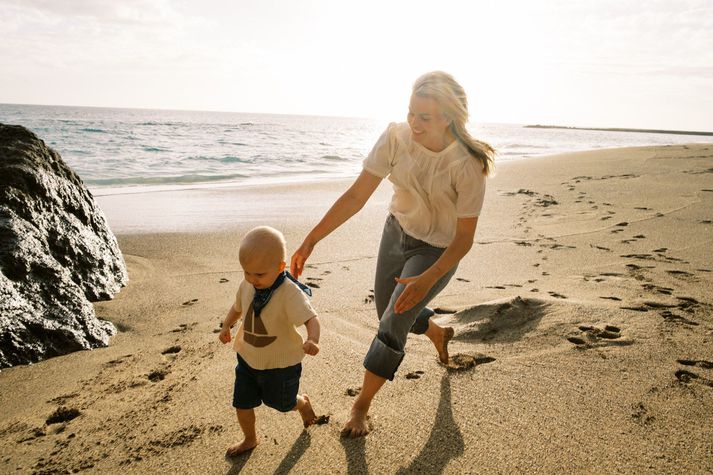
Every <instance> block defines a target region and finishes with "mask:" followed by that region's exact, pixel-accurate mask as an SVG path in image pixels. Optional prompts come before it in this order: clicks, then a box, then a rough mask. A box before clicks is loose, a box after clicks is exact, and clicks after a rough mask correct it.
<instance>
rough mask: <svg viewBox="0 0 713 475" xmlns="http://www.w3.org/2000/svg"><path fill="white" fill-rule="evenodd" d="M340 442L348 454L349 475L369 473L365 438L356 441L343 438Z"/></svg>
mask: <svg viewBox="0 0 713 475" xmlns="http://www.w3.org/2000/svg"><path fill="white" fill-rule="evenodd" d="M339 441H340V442H341V443H342V446H343V447H344V452H345V453H346V454H347V473H348V474H349V475H358V474H362V473H369V469H368V467H367V466H366V439H365V438H364V437H358V438H356V439H349V438H346V437H342V438H340V439H339Z"/></svg>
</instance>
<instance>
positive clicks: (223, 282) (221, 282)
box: [218, 277, 230, 284]
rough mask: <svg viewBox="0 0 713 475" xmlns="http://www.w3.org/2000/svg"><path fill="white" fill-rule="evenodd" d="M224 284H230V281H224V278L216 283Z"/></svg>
mask: <svg viewBox="0 0 713 475" xmlns="http://www.w3.org/2000/svg"><path fill="white" fill-rule="evenodd" d="M226 282H230V281H229V280H228V279H226V278H225V277H223V278H222V279H220V280H219V281H218V283H220V284H225V283H226Z"/></svg>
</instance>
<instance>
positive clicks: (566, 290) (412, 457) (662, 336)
mask: <svg viewBox="0 0 713 475" xmlns="http://www.w3.org/2000/svg"><path fill="white" fill-rule="evenodd" d="M346 186H347V183H346V182H339V183H322V184H317V185H309V186H308V185H299V186H298V185H292V186H288V187H271V188H269V189H267V190H262V191H261V190H256V189H252V190H249V191H244V190H243V191H231V190H223V191H220V192H212V193H216V195H211V196H212V201H211V202H212V203H214V204H215V203H223V205H224V206H229V205H232V204H235V205H236V206H239V205H238V203H241V204H244V203H246V202H247V203H248V204H249V205H250V206H253V207H254V206H256V203H257V204H258V205H259V206H265V209H269V210H271V211H270V212H266V213H265V214H264V217H263V216H260V215H257V216H252V217H247V218H246V219H244V220H241V221H240V222H239V223H238V224H236V225H235V226H234V227H233V229H230V230H223V231H220V232H203V233H182V234H155V235H151V234H124V235H120V236H119V241H120V245H121V248H122V251H123V252H124V255H125V258H126V262H127V265H128V268H129V273H130V278H131V282H130V284H129V285H128V287H126V288H125V289H124V290H123V291H122V292H121V293H120V294H119V295H118V296H117V297H116V298H115V300H113V301H111V302H104V303H99V304H97V305H96V309H97V313H98V315H100V316H101V317H103V318H106V319H109V320H111V321H113V322H114V323H115V324H116V325H117V327H118V328H119V329H120V333H119V334H118V335H117V336H116V337H114V338H113V339H112V341H111V346H110V347H109V348H105V349H100V350H94V351H91V352H79V353H74V354H70V355H67V356H63V357H59V358H53V359H51V360H48V361H45V362H42V363H39V364H35V365H31V366H26V367H16V368H11V369H7V370H3V371H2V372H1V373H0V408H2V410H1V412H0V453H1V454H2V455H1V457H0V472H2V473H31V472H38V473H49V472H52V473H54V472H60V473H61V472H64V471H67V472H73V471H76V470H86V471H88V472H96V473H237V472H239V471H241V470H242V471H244V473H287V472H290V471H293V472H295V473H367V472H369V473H410V472H422V473H441V472H443V473H513V472H522V473H553V472H559V473H572V472H580V473H634V472H639V473H641V472H658V473H684V472H685V473H710V472H711V471H713V364H712V363H711V362H713V344H712V343H713V310H712V309H713V307H712V305H713V287H712V285H711V283H712V282H713V259H712V258H711V257H712V249H713V223H712V222H711V221H713V146H712V145H688V146H671V147H649V148H632V149H616V150H601V151H592V152H585V153H577V154H569V155H562V156H553V157H545V158H538V159H527V160H523V161H519V162H516V163H505V164H502V165H501V166H500V167H499V169H498V175H497V176H496V177H495V178H493V179H491V180H490V182H489V184H488V192H487V197H486V205H485V208H484V210H483V214H482V216H481V220H480V223H479V229H478V232H477V244H476V246H474V248H473V250H472V251H471V252H470V253H469V255H468V256H466V258H465V259H464V260H463V261H462V263H461V265H460V267H459V269H458V272H457V273H456V277H455V278H454V279H453V281H452V282H451V283H450V285H449V286H448V287H447V288H446V290H445V291H444V292H443V293H442V294H441V295H440V296H438V297H437V299H436V300H435V302H434V305H435V306H436V307H440V308H441V309H443V310H448V309H451V310H458V312H457V313H455V314H450V315H448V314H444V315H442V316H440V317H439V319H440V320H441V321H442V322H444V323H448V324H450V325H452V326H453V327H454V328H455V330H456V337H455V340H454V342H453V344H452V345H451V354H452V355H453V354H456V353H460V354H465V355H479V356H480V357H479V358H477V359H476V361H477V362H478V364H476V365H475V366H474V367H471V368H470V369H467V370H465V371H449V370H447V369H446V368H444V367H442V366H440V365H439V364H438V362H437V360H436V354H435V351H434V350H433V348H432V347H431V345H430V343H429V342H428V340H427V339H426V338H425V337H423V336H412V337H411V338H410V340H409V343H408V346H407V355H406V358H405V359H404V361H403V364H402V366H401V369H400V370H399V372H398V374H397V377H396V378H395V380H394V381H393V382H390V383H387V385H386V386H385V387H384V389H383V390H382V391H381V392H380V393H379V395H378V396H377V398H376V400H375V402H374V406H373V408H372V412H371V414H372V423H373V426H374V431H373V432H372V433H371V434H370V435H369V436H368V437H366V438H361V439H356V440H344V439H340V438H339V430H340V428H341V425H342V424H343V422H344V421H345V420H346V417H347V414H348V411H349V408H350V405H351V403H352V401H353V400H354V397H353V396H350V395H349V394H348V393H349V392H351V393H353V392H354V391H349V390H355V389H357V388H358V387H359V386H360V385H361V378H362V374H363V369H362V365H361V362H362V358H363V356H364V353H365V352H366V349H367V347H368V345H369V343H370V341H371V339H372V337H373V335H374V333H375V329H376V326H377V321H376V317H375V311H374V305H373V302H372V301H371V297H370V293H371V289H372V288H373V287H372V278H373V270H374V266H375V257H376V252H377V246H378V239H379V235H380V230H381V227H382V225H383V220H384V218H385V216H386V203H387V201H388V195H389V187H388V186H382V187H381V188H380V189H379V191H378V194H377V196H375V197H374V199H373V200H372V201H371V202H370V204H369V205H367V207H366V208H365V209H364V210H363V211H362V212H361V213H360V214H358V215H357V216H356V217H355V218H354V219H352V220H351V221H350V222H349V223H347V224H346V225H345V226H343V227H342V228H341V229H339V230H338V231H337V232H335V233H334V234H333V235H332V236H330V237H328V238H327V239H326V240H325V241H324V242H323V243H321V244H320V245H319V246H318V248H317V249H316V250H315V252H314V254H313V256H312V259H311V260H310V264H311V265H310V267H309V268H308V269H306V272H305V275H304V276H303V280H305V281H306V282H309V283H310V284H311V285H313V286H314V288H315V290H314V297H313V304H314V306H315V308H316V309H318V311H319V313H320V316H321V321H322V341H321V347H322V351H321V352H320V354H319V355H318V356H316V357H306V358H305V368H304V373H303V379H302V387H301V390H302V391H303V392H306V393H308V394H309V395H310V397H311V399H312V401H313V404H314V407H315V410H316V412H317V414H320V415H329V416H330V420H329V422H328V423H327V424H324V425H320V426H314V427H311V428H310V429H308V430H303V429H302V427H301V424H300V418H299V416H298V415H297V414H296V413H290V414H280V413H277V412H276V411H273V410H269V409H265V408H264V407H261V408H259V409H258V410H257V421H258V423H257V424H258V431H259V435H260V437H261V441H262V443H261V445H259V446H258V447H257V448H256V449H255V450H254V451H253V452H251V453H249V454H246V455H243V456H241V457H237V458H234V459H226V458H225V457H224V455H223V454H224V451H225V448H226V447H227V446H228V444H231V443H234V442H235V441H237V440H239V437H240V432H239V429H238V426H237V423H236V420H235V414H234V411H233V409H232V408H231V406H230V403H231V394H232V385H233V374H234V373H233V367H234V354H233V353H232V352H231V349H230V348H229V346H224V345H221V344H220V343H218V341H217V333H216V332H217V328H218V323H219V321H220V320H221V319H222V318H223V316H224V315H225V312H226V311H227V309H228V306H229V305H230V304H231V301H232V296H233V294H234V292H235V290H236V288H237V285H238V283H239V282H240V279H241V272H240V268H239V265H238V262H237V243H238V241H239V239H240V237H241V235H242V233H243V232H245V230H246V229H248V228H249V227H251V226H253V225H254V224H256V223H257V222H261V223H264V224H271V225H273V226H275V227H278V228H280V229H282V230H284V231H285V234H286V236H287V239H288V243H289V249H290V252H291V251H292V250H294V249H295V248H296V246H297V245H298V244H299V242H300V241H301V239H302V237H303V236H304V234H305V233H306V232H307V231H308V229H309V228H310V227H311V226H312V225H313V224H314V223H315V222H316V221H317V219H318V218H319V217H320V216H321V213H323V212H324V211H325V210H326V209H327V207H328V206H329V205H330V204H331V200H333V199H334V198H335V197H336V196H337V195H338V194H339V192H340V191H341V190H343V189H345V187H346ZM270 196H273V197H274V196H282V197H290V199H292V197H294V199H295V200H300V201H304V202H305V203H306V204H305V207H304V208H302V207H296V208H295V207H294V206H293V207H292V208H286V209H287V211H285V210H284V209H283V211H282V212H280V210H279V207H275V206H272V207H270V206H269V202H270V198H269V197H270ZM312 196H316V197H317V198H316V199H310V197H312ZM216 197H217V198H218V199H216ZM265 197H267V198H265ZM120 199H121V198H117V197H114V198H109V197H107V198H106V199H104V200H103V201H100V204H102V206H105V205H106V207H107V209H110V210H113V209H115V208H112V206H117V201H112V200H120ZM141 199H143V200H145V202H148V201H147V200H150V199H151V196H150V195H148V196H147V195H144V196H143V197H142V198H141ZM305 200H306V201H305ZM132 206H133V207H132V211H131V212H137V210H139V209H141V203H140V200H139V201H137V202H136V203H134V204H133V205H132ZM137 206H138V207H137ZM169 212H170V210H167V211H166V213H169ZM205 212H206V213H210V212H211V211H210V209H207V210H206V211H205ZM215 212H216V213H218V212H220V211H219V210H216V211H215ZM113 213H114V211H108V216H109V220H110V223H111V222H112V216H113ZM116 219H119V218H118V217H117V218H116ZM60 407H63V408H66V409H67V410H76V411H75V412H71V411H68V412H67V413H66V414H60V415H61V416H63V417H59V419H67V418H69V417H72V416H76V417H74V418H73V419H71V420H68V421H65V422H58V423H52V424H49V423H47V420H48V418H49V417H50V416H52V415H53V414H54V413H55V412H56V411H57V410H58V408H60ZM77 412H78V415H77Z"/></svg>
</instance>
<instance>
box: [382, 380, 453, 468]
mask: <svg viewBox="0 0 713 475" xmlns="http://www.w3.org/2000/svg"><path fill="white" fill-rule="evenodd" d="M464 448H465V445H464V443H463V436H462V435H461V433H460V428H458V424H456V421H455V419H454V418H453V407H452V406H451V381H450V377H449V375H448V374H447V373H446V374H444V375H443V377H442V378H441V400H440V401H439V402H438V410H437V411H436V420H435V421H434V422H433V427H432V428H431V434H430V435H429V437H428V440H427V441H426V444H425V445H424V446H423V448H422V449H421V452H419V454H418V455H417V456H416V458H415V459H413V461H411V464H410V465H409V466H408V467H405V468H401V469H399V471H398V472H396V473H398V474H409V473H442V472H443V470H444V469H445V468H446V466H447V465H448V462H450V461H451V459H454V458H456V457H458V456H459V455H461V454H462V453H463V449H464Z"/></svg>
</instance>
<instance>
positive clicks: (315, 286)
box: [307, 282, 319, 289]
mask: <svg viewBox="0 0 713 475" xmlns="http://www.w3.org/2000/svg"><path fill="white" fill-rule="evenodd" d="M307 287H312V288H313V289H318V288H319V284H315V283H314V282H307Z"/></svg>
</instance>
